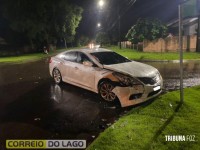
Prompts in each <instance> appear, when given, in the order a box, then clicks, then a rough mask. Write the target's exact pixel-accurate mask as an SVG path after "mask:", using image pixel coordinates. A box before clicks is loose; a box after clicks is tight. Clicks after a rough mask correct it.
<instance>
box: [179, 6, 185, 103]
mask: <svg viewBox="0 0 200 150" xmlns="http://www.w3.org/2000/svg"><path fill="white" fill-rule="evenodd" d="M178 10H179V51H180V101H181V104H182V103H183V101H184V91H183V35H182V34H183V22H182V20H183V16H182V14H183V8H182V4H179V6H178Z"/></svg>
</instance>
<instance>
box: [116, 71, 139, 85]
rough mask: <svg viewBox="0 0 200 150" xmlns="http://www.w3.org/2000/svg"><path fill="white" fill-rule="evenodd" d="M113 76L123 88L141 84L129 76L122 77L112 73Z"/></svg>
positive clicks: (119, 74)
mask: <svg viewBox="0 0 200 150" xmlns="http://www.w3.org/2000/svg"><path fill="white" fill-rule="evenodd" d="M113 75H114V76H115V77H116V78H117V79H118V80H119V81H120V83H122V85H125V86H133V85H141V84H142V83H141V82H139V81H138V80H137V79H134V78H132V77H130V76H127V75H123V74H121V73H118V72H114V73H113Z"/></svg>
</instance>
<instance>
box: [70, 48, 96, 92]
mask: <svg viewBox="0 0 200 150" xmlns="http://www.w3.org/2000/svg"><path fill="white" fill-rule="evenodd" d="M84 62H90V63H92V64H93V62H92V61H91V60H90V59H89V57H88V56H87V55H86V54H84V53H82V52H78V53H77V63H76V64H75V65H74V67H75V68H76V69H75V72H74V74H73V80H74V82H76V83H78V84H80V85H81V86H84V87H86V88H89V89H94V84H95V69H94V67H93V66H89V65H86V64H84Z"/></svg>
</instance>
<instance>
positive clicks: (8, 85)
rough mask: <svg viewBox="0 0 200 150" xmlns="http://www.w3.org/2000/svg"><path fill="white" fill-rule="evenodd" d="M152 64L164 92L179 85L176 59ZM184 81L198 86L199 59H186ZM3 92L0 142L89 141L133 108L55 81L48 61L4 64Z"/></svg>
mask: <svg viewBox="0 0 200 150" xmlns="http://www.w3.org/2000/svg"><path fill="white" fill-rule="evenodd" d="M148 64H150V65H152V66H154V67H156V68H158V70H159V71H160V72H161V74H162V76H163V78H164V85H165V91H168V90H175V89H178V88H179V70H178V68H179V64H178V63H160V62H159V63H158V62H151V63H148ZM184 85H185V87H190V86H194V85H200V61H194V62H189V63H184ZM0 95H1V97H0V142H1V143H5V140H6V139H86V140H87V144H89V143H90V142H91V141H93V139H95V137H97V135H98V134H99V133H100V132H102V131H103V130H104V129H105V128H107V127H108V126H110V125H111V123H113V122H114V121H115V120H117V119H118V118H119V116H121V115H123V114H125V113H126V112H127V111H128V110H129V109H131V108H133V107H128V108H118V107H116V106H115V105H114V104H109V103H107V102H104V101H102V100H101V99H100V98H99V96H98V95H97V94H94V93H92V92H90V91H87V90H84V89H81V88H78V87H75V86H72V85H69V84H62V85H55V84H54V82H53V80H52V79H51V77H50V75H49V70H48V59H45V60H41V61H37V62H30V63H26V64H0ZM0 148H1V147H0ZM2 149H3V147H2Z"/></svg>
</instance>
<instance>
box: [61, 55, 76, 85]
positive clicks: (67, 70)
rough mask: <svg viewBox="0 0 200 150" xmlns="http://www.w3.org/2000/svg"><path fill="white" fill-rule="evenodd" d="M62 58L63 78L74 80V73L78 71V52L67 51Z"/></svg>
mask: <svg viewBox="0 0 200 150" xmlns="http://www.w3.org/2000/svg"><path fill="white" fill-rule="evenodd" d="M62 59H63V60H64V61H63V62H62V68H63V69H62V72H63V74H62V77H63V80H64V81H66V82H68V81H70V82H74V77H73V76H74V74H75V71H76V69H77V68H76V64H77V52H76V51H73V52H67V53H65V54H64V55H63V57H62Z"/></svg>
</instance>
